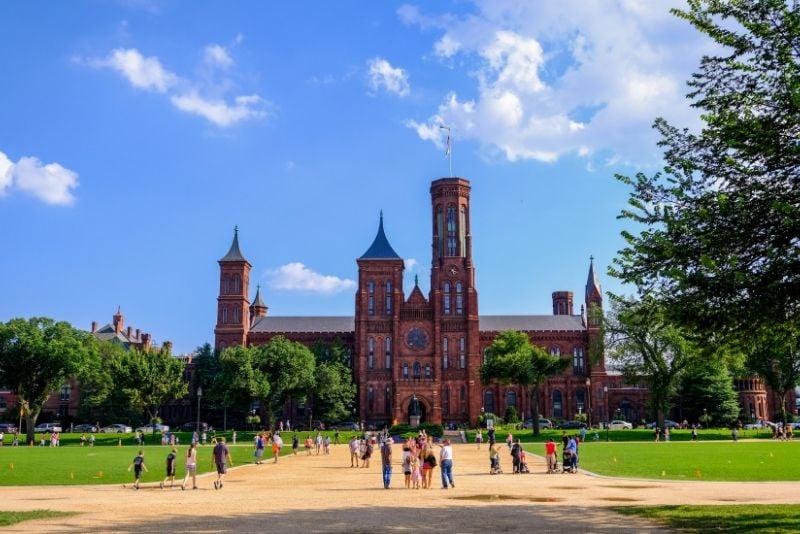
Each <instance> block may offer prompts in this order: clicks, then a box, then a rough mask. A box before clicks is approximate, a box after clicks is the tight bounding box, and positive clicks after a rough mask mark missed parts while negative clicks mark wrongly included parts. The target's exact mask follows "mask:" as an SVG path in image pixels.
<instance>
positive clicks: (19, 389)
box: [0, 317, 97, 443]
mask: <svg viewBox="0 0 800 534" xmlns="http://www.w3.org/2000/svg"><path fill="white" fill-rule="evenodd" d="M93 341H94V340H93V339H92V337H91V334H89V333H87V332H83V331H80V330H77V329H75V328H73V327H72V326H71V325H70V324H69V323H66V322H63V321H62V322H55V321H53V320H52V319H48V318H44V317H33V318H31V319H27V320H26V319H19V318H18V319H12V320H10V321H9V322H7V323H4V324H3V323H0V382H1V383H3V384H5V385H6V386H7V387H8V388H9V389H11V391H13V392H14V393H15V394H16V395H17V398H18V399H19V401H20V403H21V404H22V406H23V407H25V410H24V412H25V429H26V439H27V442H28V443H31V442H32V441H33V439H34V432H33V427H34V426H35V425H36V420H37V418H38V417H39V413H40V412H41V410H42V405H43V404H44V402H45V401H46V400H47V398H48V397H50V395H52V394H53V393H55V392H56V391H58V390H59V388H60V387H61V386H62V385H63V384H64V382H66V381H67V380H69V379H70V378H79V377H80V376H81V375H82V374H83V373H84V372H85V371H86V370H87V369H89V368H95V367H96V362H95V361H94V360H95V359H96V358H97V351H96V350H95V344H94V342H93Z"/></svg>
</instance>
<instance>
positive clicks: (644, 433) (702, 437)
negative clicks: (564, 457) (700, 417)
mask: <svg viewBox="0 0 800 534" xmlns="http://www.w3.org/2000/svg"><path fill="white" fill-rule="evenodd" d="M509 433H511V434H513V436H514V437H515V438H520V440H521V441H522V442H523V443H543V442H545V441H547V440H548V439H549V438H553V439H555V440H556V441H559V440H560V439H561V434H562V431H561V430H542V431H541V433H540V434H539V435H538V436H534V435H533V431H532V430H516V429H515V428H514V427H513V426H504V427H501V428H499V429H497V432H496V438H495V439H496V440H497V441H499V442H503V441H505V439H506V436H507V435H508V434H509ZM567 433H568V434H570V435H573V434H578V431H577V430H568V431H567ZM466 435H467V440H468V441H469V442H470V443H474V442H475V431H474V430H468V431H467V432H466ZM595 435H597V441H606V440H608V441H614V442H617V441H653V431H652V430H648V429H646V428H634V429H633V430H609V431H605V430H599V429H593V430H589V431H588V432H587V433H586V441H593V438H594V436H595ZM771 438H772V432H768V431H766V430H741V431H740V432H739V439H759V440H769V439H771ZM691 439H692V431H691V430H688V429H687V430H670V440H671V441H691ZM697 439H698V440H699V441H719V440H730V439H731V431H730V430H728V429H725V428H709V429H703V430H700V431H699V432H698V437H697ZM486 441H487V437H486V431H485V430H484V431H483V442H484V443H486Z"/></svg>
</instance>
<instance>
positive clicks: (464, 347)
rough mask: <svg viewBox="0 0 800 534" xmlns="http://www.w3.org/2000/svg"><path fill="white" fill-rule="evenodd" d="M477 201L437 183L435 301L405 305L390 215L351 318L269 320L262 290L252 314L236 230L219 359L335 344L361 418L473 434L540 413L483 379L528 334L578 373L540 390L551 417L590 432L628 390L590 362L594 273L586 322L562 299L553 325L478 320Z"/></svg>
mask: <svg viewBox="0 0 800 534" xmlns="http://www.w3.org/2000/svg"><path fill="white" fill-rule="evenodd" d="M470 192H471V187H470V184H469V181H467V180H465V179H462V178H443V179H439V180H436V181H434V182H433V183H432V184H431V188H430V194H431V220H432V225H431V228H432V251H431V252H432V254H431V257H432V261H431V274H430V276H431V280H430V282H431V283H430V288H431V289H430V292H429V294H428V295H427V296H425V295H423V293H422V291H421V290H420V288H419V285H418V283H416V282H415V284H414V287H413V288H411V291H410V293H409V294H408V296H406V293H405V288H404V287H403V271H404V268H405V267H404V262H403V260H402V258H401V256H399V255H398V254H397V253H396V252H395V250H394V249H393V248H392V246H391V244H390V243H389V240H388V238H387V237H386V233H385V231H384V225H383V216H382V215H381V218H380V222H379V224H378V231H377V234H376V236H375V239H374V241H373V242H372V244H371V245H370V246H369V247H368V248H367V250H366V252H365V253H364V254H363V255H362V256H361V257H359V258H358V259H357V260H356V263H357V265H358V289H357V290H356V295H355V300H356V302H355V313H354V315H353V316H344V317H281V316H271V315H268V313H267V311H268V308H267V306H266V305H265V304H264V302H263V298H262V295H261V291H260V288H258V289H257V290H256V294H255V297H254V299H253V303H252V304H251V303H250V300H249V294H250V293H249V278H250V270H251V267H252V266H251V265H250V263H249V262H248V261H247V259H245V257H244V256H243V254H242V252H241V250H240V247H239V234H238V229H236V230H235V232H234V238H233V242H232V244H231V247H230V250H229V251H228V253H227V254H226V255H225V256H224V257H223V258H222V259H220V260H219V268H220V287H219V296H218V298H217V325H216V328H215V330H214V334H215V346H216V348H218V349H224V348H225V347H229V346H235V345H244V344H248V345H258V344H262V343H266V342H268V341H269V340H270V339H271V338H272V337H274V336H276V335H283V336H285V337H286V338H288V339H292V340H295V341H300V342H302V343H305V344H309V345H310V344H313V343H316V342H319V341H322V342H333V341H334V340H337V339H338V340H340V341H341V342H343V343H344V344H345V345H346V346H347V347H349V348H350V350H351V351H352V355H353V358H352V363H353V372H354V377H355V382H356V385H357V388H358V401H357V403H358V406H357V412H358V413H357V414H356V415H357V417H358V418H359V419H361V420H363V421H366V422H367V423H370V424H376V425H380V424H384V423H388V422H393V421H400V422H402V421H408V420H409V415H410V413H411V411H412V404H413V405H414V406H415V407H416V409H417V410H418V413H419V414H420V415H421V420H422V421H431V422H436V423H444V424H447V423H474V422H475V421H476V419H477V418H478V416H479V415H480V414H481V413H482V412H492V413H496V414H500V415H502V414H503V413H505V410H506V407H507V406H514V407H515V408H516V409H517V412H518V413H520V414H522V415H524V416H530V414H531V411H530V407H529V406H528V399H526V398H525V396H524V394H523V392H522V390H521V388H519V387H515V386H503V385H499V384H492V385H489V386H484V385H482V384H481V382H480V378H479V375H478V370H479V368H480V366H481V364H482V362H483V357H484V351H485V349H486V347H487V346H488V345H490V344H491V343H492V341H493V340H494V339H495V337H496V336H497V335H498V334H499V333H501V332H502V331H504V330H510V329H513V330H520V331H522V332H525V333H527V334H528V336H529V337H530V339H531V341H532V342H533V343H535V344H537V345H539V346H541V347H542V348H544V349H545V350H548V351H549V352H550V353H551V354H558V355H560V356H562V357H564V358H569V359H570V360H571V362H572V365H571V366H570V367H569V368H568V369H567V370H566V371H565V372H564V373H563V374H562V375H560V376H557V377H554V378H552V379H550V380H548V382H547V383H546V384H545V385H544V387H542V388H541V392H540V395H541V398H540V403H539V405H540V409H541V411H542V414H543V415H545V416H548V417H554V418H556V419H572V418H573V417H574V416H575V415H576V414H580V413H584V414H587V413H588V414H590V419H591V420H592V421H600V420H604V419H605V417H606V416H607V412H609V408H608V406H607V403H608V402H609V397H610V395H612V394H613V393H614V392H615V391H616V390H618V389H620V388H621V386H622V384H621V377H619V375H615V374H609V373H607V372H606V369H605V363H604V361H603V360H602V359H600V360H599V361H597V362H594V364H592V363H591V362H589V359H588V353H589V346H590V344H591V343H592V341H593V340H594V339H595V338H597V336H599V335H600V324H601V318H602V307H603V296H602V292H601V289H600V284H599V281H598V279H597V276H596V273H595V269H594V265H593V263H591V262H590V265H589V272H588V278H587V283H586V291H585V295H584V301H583V303H582V304H581V307H580V312H579V313H577V314H576V313H575V310H574V299H573V294H572V292H570V291H556V292H554V293H553V295H552V300H553V312H552V314H548V315H497V316H491V315H480V313H479V309H478V291H477V288H476V287H475V264H474V262H473V257H472V238H473V237H472V233H471V231H470ZM637 395H638V396H637ZM628 396H630V397H631V398H632V399H634V397H636V398H635V399H634V400H635V402H630V401H629V402H628V406H629V407H628V409H627V410H628V411H629V412H630V411H631V410H634V409H635V410H636V413H630V414H629V415H630V416H631V417H633V418H636V417H640V416H642V417H643V416H644V414H643V413H641V414H640V413H639V410H641V409H642V408H641V406H642V403H641V402H640V397H642V394H641V392H639V393H637V394H636V395H634V394H633V392H631V394H630V395H628ZM626 398H627V397H626ZM623 400H624V399H622V398H620V399H619V400H618V402H622V401H623ZM614 409H615V408H612V409H611V412H612V413H613V410H614Z"/></svg>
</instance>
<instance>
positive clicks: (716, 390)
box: [676, 358, 739, 426]
mask: <svg viewBox="0 0 800 534" xmlns="http://www.w3.org/2000/svg"><path fill="white" fill-rule="evenodd" d="M676 402H677V403H680V406H681V408H682V410H681V411H682V414H683V418H684V419H686V420H687V421H692V422H694V421H700V419H701V416H706V417H707V418H708V421H710V422H711V424H714V425H720V426H727V425H730V424H732V423H734V422H735V421H736V419H737V418H738V416H739V397H738V395H737V393H736V391H734V389H733V377H732V375H731V373H730V371H729V370H728V366H727V365H726V363H725V362H724V361H723V360H722V359H721V358H694V359H692V360H691V361H690V362H689V363H688V364H687V365H686V367H685V368H684V370H683V373H682V374H681V376H680V378H679V380H678V388H677V395H676Z"/></svg>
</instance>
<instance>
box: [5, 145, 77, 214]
mask: <svg viewBox="0 0 800 534" xmlns="http://www.w3.org/2000/svg"><path fill="white" fill-rule="evenodd" d="M76 187H78V174H77V173H76V172H74V171H71V170H69V169H67V168H65V167H63V166H61V165H59V164H58V163H48V164H47V165H43V164H42V162H41V161H39V159H38V158H35V157H30V156H25V157H22V158H20V159H19V161H17V162H16V163H14V162H12V161H11V160H10V159H9V158H8V156H6V155H5V154H4V153H3V152H0V196H2V195H4V194H5V192H6V190H9V191H10V190H13V189H18V190H20V191H24V192H26V193H28V194H31V195H33V196H34V197H36V198H38V199H39V200H41V201H43V202H45V203H46V204H54V205H59V206H69V205H71V204H73V203H74V202H75V197H74V196H73V195H72V190H73V189H75V188H76Z"/></svg>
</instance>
